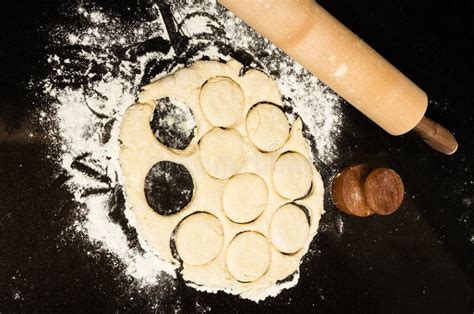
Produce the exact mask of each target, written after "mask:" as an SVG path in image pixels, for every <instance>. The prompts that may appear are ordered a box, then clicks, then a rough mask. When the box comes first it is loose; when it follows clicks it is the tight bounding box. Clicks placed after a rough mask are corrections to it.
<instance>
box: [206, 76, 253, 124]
mask: <svg viewBox="0 0 474 314" xmlns="http://www.w3.org/2000/svg"><path fill="white" fill-rule="evenodd" d="M199 100H200V105H201V110H202V112H203V113H204V115H205V116H206V118H207V120H209V122H210V123H211V124H212V125H213V126H216V127H224V128H228V127H230V126H232V125H233V124H235V123H236V122H237V121H239V120H240V118H241V116H242V113H243V111H244V93H243V92H242V89H241V88H240V86H239V85H238V84H237V83H236V82H234V81H233V80H232V79H230V78H228V77H224V76H217V77H213V78H211V79H210V80H208V81H207V82H206V83H205V84H204V86H203V87H202V89H201V94H200V97H199Z"/></svg>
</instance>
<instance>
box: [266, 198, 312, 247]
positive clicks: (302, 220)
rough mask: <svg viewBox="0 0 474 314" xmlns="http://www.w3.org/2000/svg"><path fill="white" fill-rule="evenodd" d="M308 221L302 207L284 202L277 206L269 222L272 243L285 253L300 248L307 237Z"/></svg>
mask: <svg viewBox="0 0 474 314" xmlns="http://www.w3.org/2000/svg"><path fill="white" fill-rule="evenodd" d="M308 232H309V221H308V217H307V216H306V214H305V212H304V210H303V208H301V207H298V206H296V205H293V204H286V205H283V206H282V207H280V208H278V209H277V211H276V212H275V213H274V214H273V217H272V221H271V222H270V239H271V241H272V243H273V245H274V246H275V247H276V248H277V249H278V250H279V251H280V252H283V253H286V254H293V253H296V252H298V250H299V249H301V248H302V247H303V245H304V243H305V241H306V239H307V238H308Z"/></svg>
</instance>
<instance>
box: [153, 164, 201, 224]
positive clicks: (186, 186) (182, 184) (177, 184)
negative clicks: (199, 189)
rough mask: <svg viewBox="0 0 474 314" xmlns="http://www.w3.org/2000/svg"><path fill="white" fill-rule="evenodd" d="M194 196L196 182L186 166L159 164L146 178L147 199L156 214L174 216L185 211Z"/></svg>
mask: <svg viewBox="0 0 474 314" xmlns="http://www.w3.org/2000/svg"><path fill="white" fill-rule="evenodd" d="M193 194H194V182H193V178H192V177H191V174H190V173H189V171H188V169H186V167H185V166H183V165H181V164H178V163H175V162H172V161H168V160H165V161H160V162H157V163H156V164H155V165H154V166H153V167H151V169H150V170H149V171H148V174H147V175H146V177H145V198H146V201H147V203H148V206H150V207H151V208H152V209H153V210H154V211H155V212H156V213H158V214H160V215H172V214H176V213H177V212H179V211H181V210H182V209H184V208H185V207H186V206H187V205H188V204H189V202H191V199H192V198H193Z"/></svg>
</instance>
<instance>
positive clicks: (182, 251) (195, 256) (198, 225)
mask: <svg viewBox="0 0 474 314" xmlns="http://www.w3.org/2000/svg"><path fill="white" fill-rule="evenodd" d="M175 243H176V251H177V252H178V255H179V257H180V258H181V260H182V261H183V262H185V263H187V264H190V265H195V266H198V265H204V264H207V263H209V262H211V261H213V260H214V259H215V258H216V257H217V255H219V253H220V252H221V249H222V245H223V243H224V231H223V229H222V225H221V223H220V221H219V219H217V217H215V216H214V215H211V214H208V213H203V212H200V213H195V214H192V215H190V216H188V217H186V218H185V219H184V220H183V221H182V222H181V223H180V224H179V225H178V230H177V231H176V238H175Z"/></svg>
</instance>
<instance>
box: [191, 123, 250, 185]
mask: <svg viewBox="0 0 474 314" xmlns="http://www.w3.org/2000/svg"><path fill="white" fill-rule="evenodd" d="M199 151H200V153H201V162H202V165H203V166H204V168H205V169H206V172H207V173H208V174H209V175H210V176H212V177H214V178H217V179H228V178H230V177H231V176H233V175H234V174H235V173H237V171H239V170H240V168H242V166H243V164H244V161H245V160H244V159H245V142H244V140H243V139H242V136H241V135H240V133H239V132H237V131H236V130H233V129H220V128H215V129H212V130H211V131H209V132H208V133H207V134H206V135H204V136H203V138H202V139H201V141H200V143H199Z"/></svg>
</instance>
